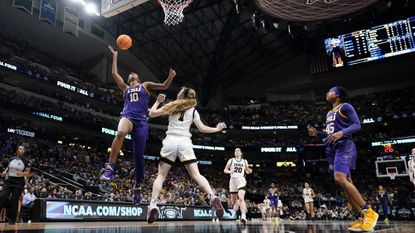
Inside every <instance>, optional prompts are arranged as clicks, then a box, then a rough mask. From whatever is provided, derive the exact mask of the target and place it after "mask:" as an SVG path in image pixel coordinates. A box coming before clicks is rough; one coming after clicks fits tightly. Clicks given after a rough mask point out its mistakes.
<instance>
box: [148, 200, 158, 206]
mask: <svg viewBox="0 0 415 233" xmlns="http://www.w3.org/2000/svg"><path fill="white" fill-rule="evenodd" d="M150 206H151V207H155V206H157V199H151V201H150Z"/></svg>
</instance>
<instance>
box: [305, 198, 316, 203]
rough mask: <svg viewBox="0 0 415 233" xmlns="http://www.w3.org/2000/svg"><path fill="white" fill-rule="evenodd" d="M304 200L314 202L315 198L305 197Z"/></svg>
mask: <svg viewBox="0 0 415 233" xmlns="http://www.w3.org/2000/svg"><path fill="white" fill-rule="evenodd" d="M304 202H305V203H310V202H311V203H313V202H314V200H313V198H304Z"/></svg>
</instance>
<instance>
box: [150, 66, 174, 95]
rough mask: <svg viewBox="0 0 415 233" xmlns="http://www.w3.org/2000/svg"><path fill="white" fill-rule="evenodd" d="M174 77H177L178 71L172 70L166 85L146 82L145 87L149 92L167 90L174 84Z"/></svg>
mask: <svg viewBox="0 0 415 233" xmlns="http://www.w3.org/2000/svg"><path fill="white" fill-rule="evenodd" d="M174 77H176V71H175V70H173V69H170V70H169V76H168V77H167V79H166V81H164V83H153V82H144V83H143V85H144V87H145V88H146V89H147V90H148V91H153V90H155V91H157V90H167V89H168V88H169V87H170V85H171V83H172V82H173V79H174Z"/></svg>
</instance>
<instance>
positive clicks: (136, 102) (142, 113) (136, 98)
mask: <svg viewBox="0 0 415 233" xmlns="http://www.w3.org/2000/svg"><path fill="white" fill-rule="evenodd" d="M149 96H150V94H149V93H148V92H147V90H146V89H145V87H144V86H143V85H142V84H141V83H140V84H139V85H138V86H135V87H132V86H128V88H127V90H125V92H124V108H123V110H122V112H121V116H122V117H126V118H128V119H130V120H132V121H134V120H147V115H148V100H149Z"/></svg>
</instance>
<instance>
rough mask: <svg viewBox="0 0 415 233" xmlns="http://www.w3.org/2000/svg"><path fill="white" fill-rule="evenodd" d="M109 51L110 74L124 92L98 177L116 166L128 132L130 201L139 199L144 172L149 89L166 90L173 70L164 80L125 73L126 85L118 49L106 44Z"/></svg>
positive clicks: (111, 174) (111, 175) (109, 175)
mask: <svg viewBox="0 0 415 233" xmlns="http://www.w3.org/2000/svg"><path fill="white" fill-rule="evenodd" d="M108 48H109V50H110V51H111V53H112V58H113V60H112V77H113V78H114V81H115V83H116V84H117V86H118V88H119V89H120V90H121V92H122V93H123V96H124V107H123V110H122V112H121V119H120V121H119V123H118V129H117V135H116V136H115V138H114V140H113V141H112V145H111V152H110V156H109V160H108V163H107V164H106V165H105V171H104V173H103V174H102V175H101V180H112V179H113V178H114V173H115V169H116V162H117V159H118V154H119V152H120V149H121V147H122V145H123V142H124V137H125V136H126V135H127V134H128V133H130V132H131V136H132V140H133V153H134V162H135V176H136V182H135V185H134V186H135V187H134V202H135V203H137V202H140V194H139V191H140V184H141V180H142V178H143V176H144V157H143V155H144V148H145V143H146V140H147V133H148V124H147V115H148V101H149V96H150V93H149V91H152V90H166V89H167V88H169V87H170V84H171V83H172V81H173V78H174V77H175V76H176V71H174V70H172V69H170V71H169V76H168V78H167V80H166V81H165V82H164V83H153V82H144V83H141V80H140V78H139V76H138V75H137V74H136V73H131V74H130V75H129V76H128V84H129V85H127V84H126V83H125V82H124V80H123V79H122V77H121V76H120V75H119V73H118V67H117V57H118V52H117V51H115V50H114V49H113V48H112V47H111V46H108Z"/></svg>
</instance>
